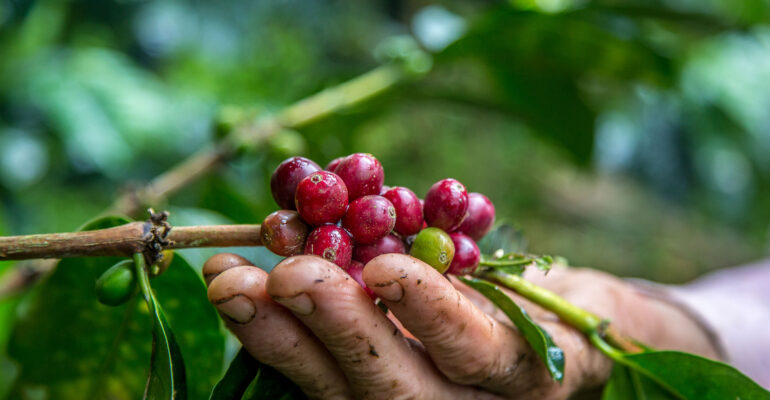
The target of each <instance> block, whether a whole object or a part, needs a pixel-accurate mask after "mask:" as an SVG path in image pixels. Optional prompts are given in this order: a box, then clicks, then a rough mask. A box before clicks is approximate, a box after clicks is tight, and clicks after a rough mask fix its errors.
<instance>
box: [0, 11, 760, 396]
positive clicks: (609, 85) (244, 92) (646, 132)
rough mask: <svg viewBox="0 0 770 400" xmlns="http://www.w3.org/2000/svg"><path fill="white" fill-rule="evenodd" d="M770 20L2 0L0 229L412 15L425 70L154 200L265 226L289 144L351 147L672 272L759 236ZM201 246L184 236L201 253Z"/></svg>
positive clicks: (317, 156)
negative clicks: (453, 181) (428, 62)
mask: <svg viewBox="0 0 770 400" xmlns="http://www.w3.org/2000/svg"><path fill="white" fill-rule="evenodd" d="M768 22H770V2H768V1H767V0H708V1H702V0H683V1H678V2H667V1H635V0H603V1H589V0H513V1H510V2H508V3H500V2H472V1H467V0H465V1H460V0H454V1H444V2H440V4H438V5H437V4H432V3H428V2H424V1H405V0H402V1H379V2H341V1H321V2H312V1H296V0H292V1H275V0H270V1H260V2H246V1H242V0H223V1H217V2H204V1H171V0H165V1H160V0H159V1H152V2H148V1H123V2H113V1H97V0H80V1H29V0H0V166H1V167H0V200H1V201H2V207H1V208H0V233H2V234H25V233H39V232H51V231H70V230H74V229H76V228H77V227H78V226H80V225H81V224H82V223H83V222H84V221H86V220H89V219H90V218H91V217H93V216H94V215H96V214H98V213H100V212H101V211H102V210H103V209H104V208H105V207H106V206H107V205H108V204H110V202H111V201H112V200H113V199H114V198H115V197H117V196H118V195H119V194H120V193H121V192H122V191H123V190H126V189H127V188H131V187H135V186H137V185H139V184H141V182H145V181H147V180H149V179H151V178H152V177H154V176H156V175H158V174H159V173H161V172H163V171H165V170H167V169H168V168H170V167H171V166H173V165H174V164H175V163H176V162H179V161H181V160H182V159H184V158H185V157H186V156H188V155H189V154H191V153H193V152H195V151H196V150H198V149H200V148H202V147H204V146H205V145H207V144H209V143H211V142H212V141H213V140H215V135H214V134H213V133H212V129H211V127H212V125H213V120H214V118H215V116H216V115H217V111H218V110H219V108H220V107H222V106H224V105H230V104H234V105H239V106H247V107H249V108H250V109H252V110H254V112H255V113H257V115H266V114H268V113H270V112H273V111H276V110H278V109H280V108H281V107H282V106H284V105H286V104H289V103H291V102H293V101H296V100H298V99H300V98H302V97H304V96H307V95H310V94H312V93H315V92H317V91H319V90H321V89H323V88H325V87H329V86H332V85H334V84H336V83H339V82H342V81H344V80H346V79H349V78H351V77H354V76H356V75H358V74H361V73H363V72H365V71H367V70H369V69H371V68H373V67H375V66H376V65H378V62H379V58H378V57H379V56H381V55H382V53H383V52H387V49H386V50H385V51H383V48H382V47H378V46H380V45H381V44H382V43H383V42H384V41H385V40H387V39H388V38H392V37H393V36H395V35H403V34H413V35H414V36H415V37H416V38H417V39H418V40H419V41H420V42H421V43H422V44H423V45H424V46H425V47H426V48H428V49H430V50H432V51H433V53H434V67H433V70H432V71H431V72H430V73H429V74H428V75H427V76H425V77H424V78H423V79H420V80H416V81H414V82H411V83H409V84H405V85H402V86H400V87H399V88H398V89H397V90H395V91H391V92H389V93H387V94H385V95H382V96H379V97H377V98H375V99H373V100H370V101H368V102H366V103H365V104H361V105H359V106H356V107H354V108H353V109H350V110H347V111H345V112H342V113H338V114H336V115H334V116H332V117H330V118H327V119H324V120H321V121H318V122H315V123H313V124H311V125H310V126H307V127H306V128H303V129H302V130H301V131H300V132H299V134H300V135H302V137H304V138H305V139H304V142H303V140H302V139H300V137H299V136H297V135H293V134H288V135H287V136H285V137H283V138H282V141H281V142H280V143H278V144H276V145H275V146H273V147H272V148H270V149H269V150H268V151H261V152H256V153H251V154H244V155H242V156H241V157H238V158H237V159H235V160H232V161H231V162H229V163H228V165H227V166H226V167H224V168H221V169H220V170H218V171H216V172H215V173H213V174H211V175H210V176H207V177H206V178H204V179H203V180H201V181H199V182H196V183H195V184H193V185H191V186H189V187H186V188H184V189H183V190H182V191H181V192H179V193H177V194H176V195H175V196H173V198H171V199H169V204H165V205H157V208H168V209H171V210H172V222H173V223H176V224H196V223H197V224H202V223H218V222H223V221H224V222H235V223H257V222H260V220H261V219H262V217H263V216H264V215H267V214H268V213H269V212H271V211H273V210H274V209H275V207H276V206H275V204H274V202H273V200H272V198H271V196H270V193H269V186H268V180H269V175H270V173H271V172H272V170H273V168H275V166H276V165H277V164H278V163H279V162H280V161H281V160H282V159H283V158H285V157H287V156H289V155H293V154H291V153H293V152H295V151H297V149H301V150H302V151H304V152H305V155H307V156H309V157H311V158H313V159H314V160H316V161H317V162H319V163H320V164H324V163H325V162H328V161H329V160H331V159H332V158H335V157H337V156H340V155H344V154H347V153H350V152H354V151H364V152H370V153H373V154H375V155H376V156H377V157H378V158H379V159H380V160H381V161H382V163H383V165H384V166H385V168H386V173H387V175H386V183H387V184H389V185H404V186H409V187H411V188H412V189H414V190H415V192H417V193H418V194H423V193H425V191H426V190H427V189H428V187H429V186H430V185H431V184H432V183H433V182H435V181H436V180H438V179H441V178H444V177H447V176H452V177H455V178H457V179H459V180H461V181H462V182H464V183H465V184H466V185H467V186H468V188H469V190H472V191H479V192H483V193H485V194H487V195H488V196H489V197H490V198H491V199H492V200H493V201H494V203H495V205H496V207H497V212H498V218H499V219H501V220H507V221H512V222H513V223H514V224H515V225H516V226H518V227H519V228H520V229H521V230H522V231H523V232H524V235H525V236H526V238H527V239H528V241H529V249H530V250H531V251H533V252H540V253H547V254H558V255H563V256H565V257H567V258H568V259H569V260H570V262H571V263H572V264H575V265H587V266H592V267H596V268H601V269H605V270H608V271H611V272H614V273H617V274H622V275H627V276H640V277H645V278H650V279H656V280H660V281H665V282H683V281H686V280H689V279H692V278H693V277H695V276H697V275H699V274H701V273H703V272H705V271H708V270H711V269H715V268H719V267H726V266H730V265H736V264H738V263H741V262H746V261H749V260H752V259H756V258H759V257H762V256H763V255H766V254H767V251H768V242H770V237H769V235H770V229H769V228H770V224H768V221H770V207H768V204H770V157H768V154H770V113H768V112H767V110H770V28H769V26H768ZM391 44H392V42H391ZM240 251H243V252H247V254H248V255H249V256H250V257H251V258H252V259H254V261H256V262H257V263H258V264H261V266H262V267H264V268H266V269H269V268H271V267H272V265H273V264H274V263H275V262H276V261H277V258H275V257H270V256H268V255H266V252H264V251H261V250H255V249H240ZM211 252H212V250H191V251H187V252H186V253H185V254H186V256H187V258H188V260H190V263H191V265H192V267H193V268H197V269H199V268H200V267H201V264H202V261H203V260H204V259H205V257H206V256H207V255H209V254H211ZM9 265H10V264H9V263H4V264H0V272H1V271H2V270H3V269H7V268H8V267H9ZM14 301H15V300H14ZM164 306H165V304H164ZM13 310H14V308H13V307H12V305H11V303H8V302H7V301H6V302H3V303H1V304H0V339H2V340H3V342H5V338H6V337H7V336H8V335H9V333H8V331H9V324H10V321H11V320H12V319H13V315H12V314H13V312H14V311H13ZM170 319H173V318H170ZM6 365H7V362H6V361H4V359H2V358H0V377H2V376H10V375H8V374H4V373H2V371H4V368H5V367H6ZM3 386H4V385H3V381H2V378H0V387H3ZM2 394H3V393H2V390H0V396H2ZM33 397H34V396H33Z"/></svg>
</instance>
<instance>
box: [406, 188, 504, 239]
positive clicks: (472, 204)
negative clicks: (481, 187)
mask: <svg viewBox="0 0 770 400" xmlns="http://www.w3.org/2000/svg"><path fill="white" fill-rule="evenodd" d="M396 210H398V209H396ZM494 224H495V205H494V204H492V201H490V200H489V198H487V196H484V195H483V194H481V193H468V215H467V216H466V217H465V219H464V220H463V223H462V224H461V225H460V228H458V229H457V230H458V232H462V233H464V234H466V235H468V236H470V237H471V238H472V239H473V240H476V241H478V240H481V238H483V237H484V235H486V234H487V232H489V230H490V229H492V225H494Z"/></svg>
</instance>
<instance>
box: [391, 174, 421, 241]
mask: <svg viewBox="0 0 770 400" xmlns="http://www.w3.org/2000/svg"><path fill="white" fill-rule="evenodd" d="M383 197H385V198H386V199H388V200H390V202H391V203H393V207H395V208H396V226H395V228H394V230H395V231H396V232H397V233H398V234H399V235H402V236H409V235H414V234H415V233H417V232H419V231H420V229H422V224H423V218H422V205H421V204H420V199H419V198H418V197H417V195H416V194H414V192H413V191H411V190H409V189H407V188H405V187H401V186H396V187H394V188H391V189H390V190H388V191H387V192H386V193H385V194H384V195H383Z"/></svg>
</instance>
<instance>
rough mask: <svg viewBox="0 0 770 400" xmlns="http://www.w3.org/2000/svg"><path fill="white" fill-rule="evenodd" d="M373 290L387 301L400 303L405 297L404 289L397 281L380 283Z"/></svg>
mask: <svg viewBox="0 0 770 400" xmlns="http://www.w3.org/2000/svg"><path fill="white" fill-rule="evenodd" d="M371 289H372V290H373V291H374V293H376V294H377V295H378V296H380V297H381V298H383V299H385V300H387V301H399V300H401V298H402V297H404V287H403V286H401V284H400V283H398V282H396V281H390V282H383V283H378V284H375V285H374V287H372V288H371Z"/></svg>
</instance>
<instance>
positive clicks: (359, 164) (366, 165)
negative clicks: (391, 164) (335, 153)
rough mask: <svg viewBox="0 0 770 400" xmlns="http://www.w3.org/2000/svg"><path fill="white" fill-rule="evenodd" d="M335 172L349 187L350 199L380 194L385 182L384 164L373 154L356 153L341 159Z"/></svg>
mask: <svg viewBox="0 0 770 400" xmlns="http://www.w3.org/2000/svg"><path fill="white" fill-rule="evenodd" d="M334 173H335V174H337V175H339V176H340V177H341V178H342V180H343V181H345V186H347V188H348V195H349V197H350V201H351V202H352V201H353V200H355V199H357V198H359V197H362V196H366V195H370V194H375V195H377V194H380V188H382V183H383V182H385V171H384V170H383V169H382V164H380V162H379V161H377V159H376V158H374V156H373V155H371V154H366V153H355V154H351V155H349V156H347V157H345V159H343V160H342V161H340V163H339V165H337V168H336V169H335V170H334Z"/></svg>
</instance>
